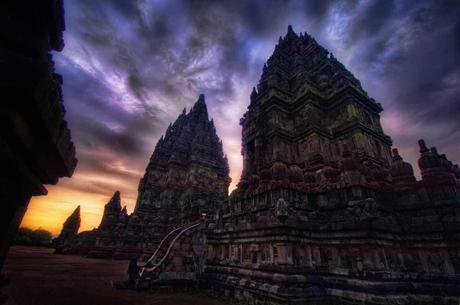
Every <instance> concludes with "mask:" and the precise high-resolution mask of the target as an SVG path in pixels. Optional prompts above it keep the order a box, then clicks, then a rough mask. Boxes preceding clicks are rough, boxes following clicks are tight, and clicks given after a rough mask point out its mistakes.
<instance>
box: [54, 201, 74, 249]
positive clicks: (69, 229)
mask: <svg viewBox="0 0 460 305" xmlns="http://www.w3.org/2000/svg"><path fill="white" fill-rule="evenodd" d="M80 222H81V218H80V206H78V207H77V208H76V209H75V211H73V213H72V214H70V216H69V217H68V218H67V220H66V221H65V222H64V224H63V225H62V230H61V234H59V236H58V237H56V238H55V239H54V240H53V245H54V246H55V248H56V252H57V253H59V252H60V249H61V248H62V247H66V246H67V245H69V244H72V243H73V242H74V241H75V237H76V236H77V234H78V230H79V229H80Z"/></svg>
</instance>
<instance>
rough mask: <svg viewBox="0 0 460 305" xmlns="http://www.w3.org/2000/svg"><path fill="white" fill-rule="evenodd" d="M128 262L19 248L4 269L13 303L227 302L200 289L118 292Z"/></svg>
mask: <svg viewBox="0 0 460 305" xmlns="http://www.w3.org/2000/svg"><path fill="white" fill-rule="evenodd" d="M127 268H128V261H115V260H101V259H92V258H83V257H79V256H70V255H57V254H53V249H47V248H38V247H23V246H14V247H12V248H11V249H10V252H9V254H8V259H7V261H6V264H5V266H4V269H3V272H4V273H5V274H6V275H7V277H8V278H10V279H11V283H10V284H9V285H8V286H6V287H4V288H2V290H1V292H2V294H6V295H8V296H9V298H8V301H7V303H6V304H7V305H125V304H129V305H185V304H187V305H188V304H192V305H198V304H200V305H223V304H224V303H223V302H222V301H220V300H218V299H215V298H212V297H210V296H207V295H205V294H203V293H200V292H178V291H154V292H153V291H152V292H136V291H132V290H115V289H114V288H112V285H111V282H112V281H120V280H124V279H125V278H126V270H127Z"/></svg>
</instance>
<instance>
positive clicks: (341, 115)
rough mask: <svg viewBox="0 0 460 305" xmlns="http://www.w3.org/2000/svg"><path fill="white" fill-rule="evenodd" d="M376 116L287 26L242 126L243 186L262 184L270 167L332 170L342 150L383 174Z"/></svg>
mask: <svg viewBox="0 0 460 305" xmlns="http://www.w3.org/2000/svg"><path fill="white" fill-rule="evenodd" d="M381 111H382V107H381V105H380V104H378V103H376V102H375V101H374V100H373V99H372V98H370V97H369V96H368V95H367V93H366V92H365V91H364V90H363V89H362V87H361V84H360V82H359V81H358V80H357V79H356V78H355V77H354V76H353V75H352V74H351V73H350V72H349V71H348V70H347V69H346V68H345V67H344V65H343V64H341V63H340V62H339V61H338V60H337V59H336V58H335V57H334V56H333V55H332V53H329V52H328V51H327V50H326V49H324V48H323V47H321V46H320V45H319V44H318V43H317V42H316V41H315V39H314V38H312V37H311V36H309V35H308V34H306V33H305V34H303V33H300V35H298V34H296V33H295V32H294V31H293V30H292V27H291V26H289V28H288V32H287V34H286V36H285V37H283V38H281V37H280V39H279V42H278V44H277V45H276V47H275V50H274V52H273V54H272V55H271V56H270V58H269V59H268V61H267V63H266V64H265V65H264V67H263V72H262V76H261V78H260V81H259V84H258V85H257V90H256V88H254V89H253V91H252V94H251V98H250V105H249V107H248V111H247V112H246V113H245V114H244V116H243V118H242V119H241V125H242V126H243V139H242V141H243V143H242V154H243V159H244V169H243V174H242V179H243V180H245V179H246V180H249V178H250V176H251V175H257V176H259V178H260V175H261V173H262V172H263V171H264V170H273V168H272V167H273V165H274V163H275V161H277V162H280V163H283V164H285V165H286V166H288V167H289V166H291V167H296V168H297V167H299V168H301V169H302V171H303V172H305V171H316V170H318V169H321V168H322V167H323V166H325V165H329V166H331V167H333V168H338V163H339V162H340V160H341V159H342V154H343V153H344V151H345V150H348V151H350V152H351V153H352V154H353V155H354V156H355V157H357V158H359V159H360V161H361V162H362V163H364V164H366V166H368V167H369V168H371V167H377V168H381V167H385V168H388V167H389V164H390V162H391V153H390V146H391V139H390V137H388V136H387V135H385V134H384V132H383V130H382V127H381V124H380V112H381Z"/></svg>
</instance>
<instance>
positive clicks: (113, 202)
mask: <svg viewBox="0 0 460 305" xmlns="http://www.w3.org/2000/svg"><path fill="white" fill-rule="evenodd" d="M107 206H110V207H112V208H115V209H120V210H121V203H120V191H116V192H115V193H114V194H113V196H112V198H111V199H110V201H109V202H108V203H107Z"/></svg>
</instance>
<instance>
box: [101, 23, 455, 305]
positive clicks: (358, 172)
mask: <svg viewBox="0 0 460 305" xmlns="http://www.w3.org/2000/svg"><path fill="white" fill-rule="evenodd" d="M200 100H201V99H200ZM193 112H203V114H202V115H198V114H193ZM204 112H205V105H204V101H203V102H200V101H199V102H198V103H197V105H196V106H195V107H194V109H193V110H192V111H191V113H189V114H185V113H184V114H182V115H181V116H180V117H179V119H178V120H177V121H176V123H175V124H174V125H172V126H170V127H169V129H168V132H167V133H166V137H165V138H162V139H161V140H160V141H159V142H158V145H157V147H156V149H155V152H154V154H153V156H152V158H151V161H150V163H149V166H148V167H147V172H146V175H145V176H144V178H143V179H142V180H141V183H140V187H139V199H138V202H137V205H136V210H135V212H134V213H133V215H131V216H129V221H128V224H127V226H126V233H124V234H123V233H122V234H121V235H122V236H124V237H123V240H124V241H126V242H132V243H133V244H136V243H137V244H139V242H140V241H141V239H143V240H144V241H146V239H145V237H146V236H149V238H148V239H147V240H148V241H149V242H152V244H151V245H149V246H148V247H150V249H151V250H152V252H153V250H155V252H154V253H153V255H152V256H151V257H150V259H148V260H147V261H146V262H145V264H144V265H143V267H142V268H141V271H140V273H139V278H138V283H137V284H138V287H149V286H151V285H156V284H159V283H161V284H164V283H165V282H171V281H172V282H174V281H176V282H177V281H193V282H196V283H198V284H200V287H206V288H207V289H210V290H211V291H214V292H216V293H217V294H218V295H220V296H225V297H229V298H232V299H237V300H241V301H243V302H248V303H252V304H273V303H279V304H320V303H321V304H382V305H383V304H456V303H458V300H459V296H460V243H459V241H460V170H459V167H458V165H453V164H452V162H451V161H449V160H448V158H447V157H446V156H445V155H443V154H440V153H438V151H437V150H436V148H431V149H429V148H428V147H427V146H426V144H425V142H424V141H423V140H420V141H419V147H420V159H419V162H418V166H419V168H420V170H421V177H422V178H421V180H417V179H416V178H415V176H414V170H413V167H412V165H411V164H409V163H407V162H405V161H404V160H403V158H402V156H400V155H399V153H398V151H397V149H393V150H392V149H391V146H392V141H391V138H390V137H389V136H388V135H386V134H385V133H384V131H383V129H382V126H381V124H380V113H381V112H382V106H381V105H380V104H379V103H376V102H375V101H374V100H373V99H372V98H371V97H369V96H368V94H367V93H366V92H365V91H364V90H363V88H362V87H361V84H360V82H359V80H357V79H356V78H355V77H354V76H353V75H352V74H351V73H350V72H349V71H348V70H347V69H346V68H345V67H344V66H343V65H342V64H341V63H340V62H339V61H338V60H337V59H336V58H335V57H334V56H333V55H332V54H331V53H329V52H328V51H327V50H326V49H324V48H323V47H321V46H320V45H319V44H318V43H317V42H316V41H315V39H314V38H312V37H311V36H309V35H308V34H306V33H300V35H299V34H297V33H295V32H294V31H293V30H292V28H291V27H289V28H288V32H287V34H286V36H285V37H283V38H280V40H279V42H278V44H277V45H276V47H275V50H274V52H273V55H272V56H271V57H270V58H269V59H268V61H267V63H266V64H265V65H264V67H263V72H262V76H261V78H260V81H259V84H258V85H257V88H254V90H253V91H252V94H251V96H250V103H249V106H248V110H247V112H246V113H245V115H244V116H243V118H242V119H241V125H242V127H243V138H242V154H243V160H244V168H243V172H242V174H241V179H240V181H239V183H238V186H237V189H236V190H234V191H233V192H232V194H231V195H230V196H229V197H228V198H227V197H226V196H225V192H226V189H227V187H228V168H227V165H226V162H225V161H224V158H223V157H222V148H221V145H220V143H219V141H218V139H217V136H215V130H214V128H213V126H212V124H211V123H210V122H207V119H206V120H203V121H202V124H204V125H206V126H207V127H206V128H203V129H204V130H205V131H208V132H207V133H206V134H207V136H203V137H199V138H200V139H201V138H203V139H207V138H208V137H210V138H212V141H207V142H206V141H204V140H203V142H202V141H201V140H197V141H192V142H193V143H196V145H197V148H196V149H192V150H191V151H194V152H196V154H195V156H198V157H199V158H198V159H194V158H185V156H188V154H186V153H184V152H185V151H190V145H185V143H184V144H182V141H185V140H186V139H189V137H188V136H187V137H182V136H181V135H182V134H183V132H184V130H187V129H186V128H185V127H180V126H189V125H188V124H189V123H186V122H189V121H191V120H192V118H191V117H200V116H202V117H205V114H204ZM211 142H212V143H214V144H212V145H210V144H209V143H211ZM174 143H180V144H174ZM187 143H188V142H187ZM202 143H207V145H203V144H202ZM192 147H195V144H193V145H192ZM202 151H203V153H199V152H202ZM204 152H206V153H204ZM209 155H211V156H214V157H213V158H209ZM202 158H204V159H202ZM184 160H186V161H187V162H189V163H183V161H184ZM209 160H213V162H214V163H211V164H210V163H209ZM212 169H213V170H212ZM184 172H185V173H186V174H183V173H184ZM200 172H203V174H201V175H200V174H198V173H200ZM176 173H180V174H177V175H176ZM216 177H217V178H218V179H216ZM211 181H216V183H217V185H216V186H213V187H209V188H207V189H208V190H209V189H215V190H218V191H219V192H218V193H217V194H215V195H212V194H206V193H200V195H199V196H198V195H197V197H193V196H189V195H188V194H189V193H188V192H187V191H184V189H186V188H187V187H189V188H192V189H194V185H195V184H199V183H202V185H207V184H208V183H210V182H211ZM196 189H200V188H199V187H197V188H196ZM178 190H179V191H178ZM211 195H212V196H215V197H214V198H215V199H214V200H213V204H212V205H211V204H204V206H205V207H206V208H205V209H204V210H206V212H207V213H208V214H209V215H212V216H213V217H208V219H207V220H206V221H202V222H199V221H196V220H198V219H199V212H200V210H201V208H200V207H201V206H202V205H201V203H202V202H207V198H211V197H207V196H211ZM185 198H187V199H185ZM134 232H136V233H135V234H133V233H134ZM136 234H137V235H136ZM161 237H163V238H161ZM160 240H161V241H160ZM107 247H109V246H107Z"/></svg>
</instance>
